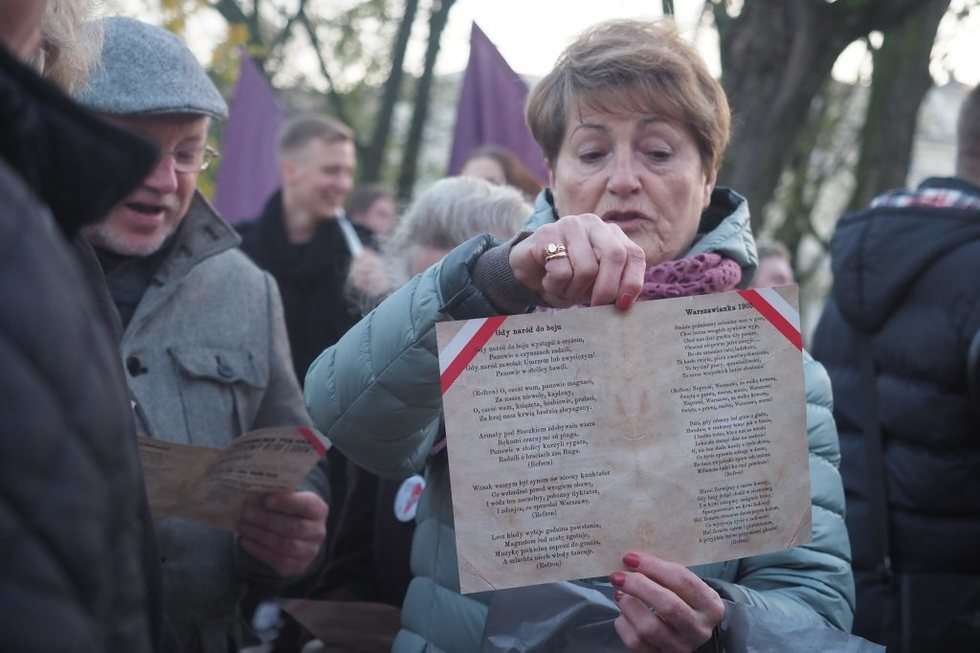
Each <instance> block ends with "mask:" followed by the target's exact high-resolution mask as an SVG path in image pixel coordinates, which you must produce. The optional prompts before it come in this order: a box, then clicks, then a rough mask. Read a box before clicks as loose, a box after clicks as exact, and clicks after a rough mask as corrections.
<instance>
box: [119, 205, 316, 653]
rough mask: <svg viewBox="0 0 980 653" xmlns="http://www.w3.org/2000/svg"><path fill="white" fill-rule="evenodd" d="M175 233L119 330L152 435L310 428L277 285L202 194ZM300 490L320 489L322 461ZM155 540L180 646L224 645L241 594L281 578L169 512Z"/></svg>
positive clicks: (225, 438) (221, 438)
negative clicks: (242, 248)
mask: <svg viewBox="0 0 980 653" xmlns="http://www.w3.org/2000/svg"><path fill="white" fill-rule="evenodd" d="M176 237H177V241H176V243H175V244H174V246H173V248H172V250H171V252H170V254H169V255H168V256H167V257H166V258H165V259H164V261H163V262H162V263H161V265H160V267H159V269H158V270H157V272H156V274H155V275H154V277H153V279H152V281H151V282H150V284H149V287H148V288H147V289H146V292H145V294H144V295H143V297H142V299H141V300H140V303H139V305H138V306H137V308H136V311H135V313H134V314H133V317H132V320H131V321H130V323H129V325H128V326H127V327H126V329H125V331H124V332H123V335H122V343H121V354H122V359H123V363H124V365H126V367H127V369H128V370H129V376H128V381H129V386H130V388H131V390H132V393H133V395H134V399H135V401H136V403H137V404H138V406H139V409H140V410H139V411H138V412H139V413H141V418H142V421H143V426H144V428H145V429H146V431H147V433H148V435H150V436H152V437H156V438H161V439H163V440H166V441H168V442H177V443H182V444H192V445H201V446H209V447H224V446H226V445H227V444H228V443H229V442H230V441H231V440H232V438H235V437H236V436H238V435H240V434H241V433H244V432H246V431H251V430H254V429H259V428H263V427H267V426H282V425H308V424H310V418H309V416H308V415H307V412H306V409H305V408H304V406H303V398H302V394H301V391H300V388H299V383H298V382H297V379H296V377H295V374H294V372H293V368H292V359H291V357H290V352H289V340H288V338H287V337H286V325H285V321H284V318H283V312H282V303H281V300H280V298H279V290H278V287H277V286H276V282H275V281H274V280H273V278H272V277H271V276H269V275H268V274H266V273H265V272H263V271H262V270H260V269H259V268H258V267H256V266H255V265H254V264H253V263H252V262H251V261H250V260H249V259H248V257H246V256H245V255H244V254H242V253H241V252H240V251H239V250H238V249H237V245H238V243H239V238H238V235H237V234H236V233H235V232H234V230H233V229H232V228H231V227H230V226H229V225H228V224H227V223H225V222H224V221H223V220H222V219H221V218H220V217H218V215H217V214H216V213H215V212H214V210H213V209H212V208H211V207H210V205H209V204H208V203H207V202H206V201H205V200H204V199H203V198H202V197H201V196H197V197H196V198H195V199H194V201H193V203H192V204H191V208H190V210H189V211H188V214H187V216H186V217H185V218H184V221H183V222H182V223H181V226H180V228H179V230H178V233H177V236H176ZM323 469H325V465H324V466H323ZM305 486H306V487H304V488H303V489H312V490H314V491H316V492H317V493H318V494H320V495H321V496H323V497H324V498H326V497H327V492H328V491H327V489H326V488H327V484H326V476H325V473H324V472H323V471H322V469H321V468H320V467H319V466H318V467H317V468H315V469H314V471H313V472H312V473H311V474H310V475H309V477H308V478H307V479H306V483H305ZM157 537H158V540H159V545H160V555H161V558H162V563H163V585H164V606H165V614H166V618H167V622H168V623H167V626H168V627H169V628H170V630H171V634H172V635H174V636H175V637H176V639H177V641H178V645H179V649H180V650H198V649H199V648H200V649H202V650H204V651H208V652H210V651H222V652H224V651H227V650H228V638H229V635H230V634H232V633H235V632H236V631H237V628H238V626H237V625H236V610H237V604H238V600H239V599H240V598H241V596H242V595H243V593H244V591H245V590H246V589H247V588H248V587H250V586H251V587H258V588H259V589H260V590H265V591H269V592H270V593H271V592H274V591H276V590H278V589H281V588H282V587H283V586H284V585H285V584H286V580H285V579H278V578H276V577H275V576H274V575H273V572H272V571H271V569H269V568H268V567H265V566H264V565H262V564H261V563H259V562H258V561H255V560H254V559H251V558H250V557H249V556H248V555H247V554H245V553H244V551H242V550H241V549H240V548H239V547H238V546H237V544H236V542H235V538H234V535H233V534H232V533H230V532H227V531H221V530H216V529H213V528H209V527H207V526H204V525H201V524H197V523H194V522H189V521H185V520H180V519H165V520H163V521H160V522H157ZM312 573H313V571H311V574H312Z"/></svg>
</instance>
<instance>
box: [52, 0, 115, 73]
mask: <svg viewBox="0 0 980 653" xmlns="http://www.w3.org/2000/svg"><path fill="white" fill-rule="evenodd" d="M95 9H96V2H95V1H94V0H48V5H47V8H46V9H45V12H44V18H43V19H42V20H41V51H40V52H39V53H38V58H39V61H38V63H39V64H40V66H39V67H40V70H41V71H42V74H43V75H44V76H45V77H46V78H47V79H48V80H50V81H51V82H53V83H55V84H57V85H58V86H60V87H61V88H62V90H64V91H66V92H67V93H72V92H73V91H75V90H76V89H78V88H80V87H82V86H84V85H85V82H86V80H87V79H88V73H89V70H91V68H92V66H93V65H95V63H96V62H97V61H98V60H99V56H100V54H101V52H102V27H101V22H100V21H95V20H91V19H92V18H93V17H94V13H95Z"/></svg>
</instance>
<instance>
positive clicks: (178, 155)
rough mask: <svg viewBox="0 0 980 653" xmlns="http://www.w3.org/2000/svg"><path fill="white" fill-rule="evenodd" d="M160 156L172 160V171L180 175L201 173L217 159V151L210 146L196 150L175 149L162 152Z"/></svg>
mask: <svg viewBox="0 0 980 653" xmlns="http://www.w3.org/2000/svg"><path fill="white" fill-rule="evenodd" d="M161 156H163V157H166V156H169V157H171V158H173V160H174V170H176V171H177V172H179V173H182V174H185V175H186V174H190V173H192V172H201V171H202V170H207V169H208V166H210V165H211V163H212V162H213V161H214V160H215V159H217V158H218V151H217V150H215V149H214V148H213V147H211V146H210V145H205V146H204V147H197V148H193V149H191V148H187V149H177V150H170V151H167V152H162V153H161Z"/></svg>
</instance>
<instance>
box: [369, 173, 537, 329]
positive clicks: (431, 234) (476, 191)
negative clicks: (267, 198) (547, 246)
mask: <svg viewBox="0 0 980 653" xmlns="http://www.w3.org/2000/svg"><path fill="white" fill-rule="evenodd" d="M530 215H531V206H530V205H529V204H528V203H527V202H526V201H525V200H524V197H523V196H522V195H521V193H520V192H519V191H518V190H517V189H515V188H513V187H511V186H497V185H494V184H491V183H489V182H487V181H484V180H483V179H477V178H475V177H447V178H446V179H440V180H439V181H437V182H436V183H434V184H433V185H432V186H430V187H429V188H428V189H427V190H426V191H425V192H424V193H422V194H421V195H419V197H418V198H417V199H416V200H415V202H413V203H412V205H411V207H409V209H408V211H407V212H406V213H405V215H404V216H403V217H402V218H401V220H399V222H398V226H397V227H396V228H395V231H394V232H393V233H392V234H391V236H390V237H389V238H388V240H387V241H385V242H384V243H383V244H382V248H381V249H382V256H383V258H384V259H385V260H386V261H387V262H388V269H387V273H388V282H389V287H390V288H391V289H392V290H394V289H397V288H399V287H401V286H402V285H403V284H404V283H405V282H406V281H408V279H409V278H410V277H411V271H412V263H413V262H414V260H415V256H416V255H417V253H418V248H420V247H431V248H436V249H447V250H448V249H453V248H455V247H456V246H458V245H461V244H463V243H464V242H466V241H467V240H469V239H470V238H473V237H474V236H478V235H480V234H485V233H487V234H491V235H493V236H496V237H497V238H499V239H501V240H507V239H509V238H511V237H512V236H514V235H515V234H516V233H517V232H518V231H520V229H521V227H523V226H524V223H525V222H526V221H527V219H528V217H529V216H530ZM382 299H384V297H374V298H358V297H356V294H355V296H354V300H355V302H356V303H357V304H358V305H359V307H360V308H361V309H362V310H363V311H364V312H365V313H366V312H368V311H369V310H370V309H372V308H374V306H376V305H377V304H378V303H379V302H380V301H381V300H382Z"/></svg>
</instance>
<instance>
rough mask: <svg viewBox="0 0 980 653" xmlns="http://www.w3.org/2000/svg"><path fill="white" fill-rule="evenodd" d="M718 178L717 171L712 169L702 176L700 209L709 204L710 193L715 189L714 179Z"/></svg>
mask: <svg viewBox="0 0 980 653" xmlns="http://www.w3.org/2000/svg"><path fill="white" fill-rule="evenodd" d="M717 179H718V171H717V170H712V171H711V173H710V174H708V175H705V177H704V191H703V195H702V197H701V210H702V211H703V210H704V209H706V208H708V206H709V205H710V204H711V193H713V192H714V190H715V181H716V180H717Z"/></svg>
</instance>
